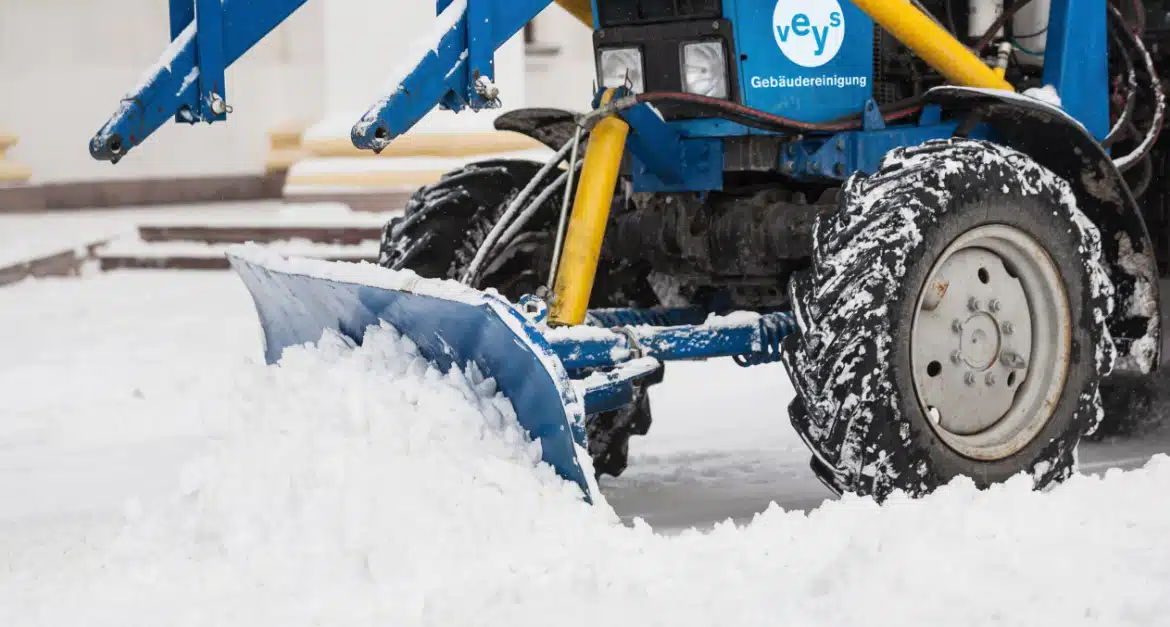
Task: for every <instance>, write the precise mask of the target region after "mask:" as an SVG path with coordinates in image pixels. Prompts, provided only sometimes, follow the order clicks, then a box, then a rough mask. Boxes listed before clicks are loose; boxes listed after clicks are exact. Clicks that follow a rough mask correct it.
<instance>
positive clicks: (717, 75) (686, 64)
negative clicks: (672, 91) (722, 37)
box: [682, 41, 728, 98]
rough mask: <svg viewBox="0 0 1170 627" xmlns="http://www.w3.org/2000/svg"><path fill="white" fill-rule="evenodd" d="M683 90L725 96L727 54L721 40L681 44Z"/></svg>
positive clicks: (726, 93) (701, 94)
mask: <svg viewBox="0 0 1170 627" xmlns="http://www.w3.org/2000/svg"><path fill="white" fill-rule="evenodd" d="M682 62H683V66H682V76H683V90H685V91H686V92H687V93H688V94H698V95H700V96H710V97H712V98H726V97H727V95H728V89H727V55H726V54H725V53H724V51H723V42H721V41H703V42H699V43H693V44H685V45H683V54H682Z"/></svg>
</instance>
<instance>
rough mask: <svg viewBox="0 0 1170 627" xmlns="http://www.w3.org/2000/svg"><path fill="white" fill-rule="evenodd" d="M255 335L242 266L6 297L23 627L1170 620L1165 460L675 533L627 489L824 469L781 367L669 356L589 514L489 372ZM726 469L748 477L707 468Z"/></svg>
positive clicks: (2, 515)
mask: <svg viewBox="0 0 1170 627" xmlns="http://www.w3.org/2000/svg"><path fill="white" fill-rule="evenodd" d="M255 324H256V323H255V315H254V314H253V313H252V311H251V303H250V301H249V299H248V295H247V293H246V291H245V290H244V289H243V287H242V286H241V285H239V283H238V281H237V280H235V279H234V278H232V277H229V276H227V275H223V274H214V275H191V274H169V273H149V272H144V273H117V274H112V275H105V276H99V277H92V278H86V279H83V280H74V281H68V280H50V281H37V282H27V283H23V284H20V285H17V286H15V287H11V288H7V289H5V290H0V342H3V343H4V345H5V346H6V347H7V348H8V350H7V351H5V353H3V355H2V356H0V393H2V394H3V396H4V398H5V414H6V415H5V416H4V420H3V421H0V529H2V530H3V533H0V556H3V557H2V559H3V560H4V562H3V564H4V567H3V568H0V624H2V625H6V626H7V625H14V626H21V627H24V626H37V625H46V626H47V625H53V626H57V625H64V624H74V625H86V626H95V627H101V626H104V625H117V626H119V627H133V626H137V625H143V626H146V625H149V626H152V627H153V626H157V625H168V626H182V625H200V626H202V625H221V626H231V625H241V626H243V625H246V626H248V627H263V626H266V625H280V626H282V627H286V626H296V625H395V626H405V625H504V624H507V625H530V624H531V625H542V626H543V625H547V624H548V623H550V622H555V623H557V624H558V625H590V626H593V625H598V624H637V625H659V624H661V625H672V626H677V625H711V624H741V625H777V624H784V625H814V624H815V625H851V626H852V625H859V624H864V625H898V626H904V625H975V624H979V625H983V624H990V623H995V624H1005V625H1027V626H1028V627H1033V626H1035V625H1057V624H1059V625H1092V624H1102V625H1159V624H1165V617H1166V616H1168V615H1170V596H1167V595H1166V594H1165V590H1166V589H1167V588H1168V587H1170V566H1167V564H1170V540H1167V538H1170V506H1167V505H1165V504H1164V503H1163V502H1162V499H1159V498H1158V495H1160V494H1163V493H1165V492H1166V491H1167V488H1170V458H1167V457H1165V456H1161V455H1158V456H1155V457H1154V458H1153V459H1152V460H1150V461H1148V462H1146V461H1144V460H1143V461H1140V462H1137V463H1138V464H1144V467H1141V468H1138V469H1135V470H1130V471H1124V472H1123V471H1120V470H1110V471H1108V472H1106V473H1105V474H1104V476H1076V477H1073V478H1072V479H1071V480H1070V481H1068V482H1067V483H1065V484H1063V485H1060V486H1058V487H1056V488H1055V489H1053V490H1051V491H1049V492H1047V493H1035V492H1032V491H1031V490H1030V489H1029V486H1030V482H1029V481H1028V480H1027V479H1024V478H1020V479H1018V480H1015V481H1012V482H1010V483H1008V484H1006V485H1003V486H999V487H996V488H994V489H991V490H987V491H984V492H979V491H977V490H975V489H974V488H973V487H972V486H971V485H970V484H968V483H966V482H962V481H960V482H957V483H956V484H953V485H951V486H948V487H946V488H944V489H942V490H940V491H939V492H937V493H935V494H934V495H932V496H929V497H927V498H924V499H921V500H916V501H915V500H907V499H902V498H898V497H895V498H893V499H892V500H891V501H890V502H888V503H887V504H886V505H884V506H881V507H879V506H878V505H876V504H874V503H873V502H872V501H869V500H864V499H858V498H851V497H845V498H842V499H840V500H832V501H829V502H826V503H824V504H822V505H820V506H819V507H817V508H816V509H813V510H812V511H809V512H807V513H806V512H802V511H793V510H786V509H785V508H782V507H781V506H779V505H776V504H773V505H772V506H770V507H767V508H763V507H761V508H759V509H760V510H762V511H761V512H760V513H758V514H757V515H754V516H750V515H749V516H748V517H746V519H744V520H742V522H741V523H739V524H736V523H731V522H727V523H721V524H716V525H714V527H713V528H709V529H703V530H682V531H679V530H672V532H671V533H661V531H660V530H657V529H654V528H651V526H650V525H649V524H647V523H646V522H643V521H642V520H640V519H637V518H635V519H634V520H629V518H628V516H626V513H628V510H627V512H622V508H623V507H624V506H625V505H624V504H623V502H626V501H628V500H629V498H631V497H636V496H638V495H637V494H635V492H634V491H632V488H631V486H632V485H633V484H637V483H639V482H642V483H647V482H656V483H658V484H659V485H660V486H663V487H665V488H667V489H669V487H670V485H671V480H670V479H669V478H668V477H666V475H669V474H670V473H669V471H668V470H667V469H666V465H667V464H668V463H673V464H674V469H675V471H676V472H677V473H679V474H684V475H685V474H687V473H689V472H695V473H699V474H702V473H703V472H704V471H708V472H710V473H711V475H712V476H711V477H710V478H711V480H712V481H717V480H718V477H715V476H714V475H720V474H722V475H726V474H728V473H730V474H732V475H736V473H737V472H738V473H739V475H738V476H736V477H735V480H736V481H746V482H748V483H750V482H751V480H752V478H753V475H752V473H751V471H750V466H752V464H754V463H755V461H754V459H753V455H760V454H765V453H767V454H771V455H773V456H777V457H782V458H785V459H786V460H788V461H794V460H795V461H798V462H799V464H801V465H805V464H807V451H803V450H800V447H801V446H802V445H801V444H800V443H799V441H798V440H797V439H796V438H795V435H794V434H793V433H792V431H791V429H790V428H788V427H787V425H786V424H785V423H786V421H787V419H786V417H785V415H784V411H783V404H784V403H785V402H786V400H787V398H789V397H790V394H791V392H790V389H788V384H787V382H786V381H785V380H784V379H783V376H782V373H783V370H782V369H780V368H778V367H772V366H765V367H760V368H752V369H748V370H740V369H738V368H735V367H734V366H731V367H730V368H733V369H728V364H726V363H725V362H719V363H712V364H677V365H672V366H677V367H676V368H672V367H668V369H667V383H665V384H663V386H661V388H656V389H655V390H654V391H652V399H653V401H654V403H655V410H656V412H658V414H657V415H656V419H655V420H656V422H655V426H654V428H653V429H652V430H651V435H650V436H649V437H647V438H639V439H637V441H636V442H635V443H634V446H637V447H639V450H638V451H635V454H634V455H633V459H632V463H631V469H630V472H629V473H628V475H627V476H626V477H623V478H622V479H619V480H607V481H604V482H603V493H604V496H605V497H608V501H607V500H606V499H598V500H599V501H600V502H599V503H598V504H597V505H595V506H592V507H590V506H588V505H585V504H584V503H583V502H582V500H581V498H580V493H579V492H578V491H577V490H576V488H575V487H574V486H573V485H571V484H568V483H565V482H563V481H561V480H560V479H559V478H557V477H556V476H555V474H554V473H552V471H551V470H550V469H549V468H547V467H544V466H542V465H541V464H540V463H539V451H537V450H536V449H535V447H534V446H533V445H532V444H531V443H530V442H528V441H527V439H526V438H525V437H524V436H523V434H522V433H521V432H520V431H519V430H518V429H517V427H516V425H515V423H514V422H513V421H512V419H511V413H510V412H511V409H510V405H509V404H508V402H507V400H506V399H503V398H501V397H500V396H498V395H496V394H494V391H493V386H492V385H491V384H490V382H485V381H479V380H475V379H473V378H468V377H466V376H463V375H462V374H461V373H458V372H454V373H448V374H441V373H439V372H436V371H434V370H433V369H431V368H429V367H428V366H427V365H426V364H425V363H424V362H422V361H421V360H420V359H419V358H418V357H417V355H416V354H415V353H414V352H413V349H412V346H411V345H410V344H409V342H407V341H405V340H403V339H401V338H399V337H397V335H396V333H394V332H393V330H391V329H379V330H373V331H371V333H370V334H369V335H368V336H367V341H366V343H365V344H364V345H363V346H361V347H357V348H352V347H350V346H348V345H347V344H346V343H345V342H343V341H341V340H340V339H337V338H326V339H325V340H324V341H323V342H322V343H321V345H320V346H317V347H304V348H298V349H295V350H292V351H290V352H289V353H288V354H287V355H286V358H285V360H284V361H283V362H282V363H281V364H279V365H277V366H273V367H268V366H265V365H263V363H262V360H261V359H260V343H259V337H258V333H257V330H256V329H255ZM732 373H734V374H735V375H736V376H734V377H733V376H731V375H732ZM672 378H673V379H674V381H675V383H674V385H675V386H676V387H668V386H671V385H672V382H671V379H672ZM768 382H771V383H770V385H769V383H768ZM702 388H707V389H706V390H705V391H704V390H702ZM688 393H689V394H690V395H691V396H688ZM698 399H701V400H698ZM721 410H722V411H721ZM672 414H674V415H673V416H672ZM675 418H677V419H675ZM684 450H686V451H687V452H686V453H684V452H683V451H684ZM151 454H153V455H154V456H155V457H157V459H153V458H152V459H151V460H150V461H149V462H144V461H143V460H144V459H145V458H148V457H150V456H151ZM728 454H730V455H731V456H732V457H735V458H737V459H735V460H734V461H738V462H740V463H741V464H742V467H740V468H737V467H736V466H735V465H734V461H733V462H732V463H731V464H730V465H725V466H721V465H720V464H719V463H717V462H715V461H713V460H717V459H719V458H720V457H721V456H722V455H728ZM671 459H673V460H674V461H673V462H669V461H666V460H671ZM175 460H183V461H175ZM772 464H773V465H772V466H768V465H767V464H765V466H764V467H765V468H767V469H768V470H769V472H770V471H771V469H773V468H777V467H779V465H782V463H781V462H777V461H773V462H772ZM120 465H122V466H128V467H130V468H134V469H137V470H139V472H129V471H126V472H119V471H118V468H117V467H118V466H120ZM111 466H113V467H114V469H113V470H112V469H111ZM804 467H805V468H807V465H805V466H804ZM647 468H650V469H651V470H650V471H649V472H648V471H647ZM654 468H658V469H659V470H660V471H661V473H660V474H659V475H655V474H654V472H653V469H654ZM806 472H807V471H806ZM656 476H657V477H658V478H657V479H655V478H654V477H656ZM755 478H756V479H757V480H758V477H755ZM113 484H117V485H113ZM806 485H807V484H806ZM127 486H130V489H127ZM773 487H774V486H773ZM126 492H129V493H126ZM120 493H123V497H122V498H118V495H119V494H120ZM702 494H703V493H702V491H701V490H695V491H694V493H693V494H690V496H691V497H692V498H696V499H700V500H701V499H702V498H703V496H702ZM684 496H686V495H684ZM654 497H655V493H654V490H653V489H648V490H647V491H645V492H642V493H641V496H640V497H638V498H645V499H648V500H653V498H654ZM784 498H785V497H784V495H783V494H775V495H773V499H774V500H777V501H780V502H781V503H785V502H786V501H785V500H784ZM821 498H823V495H822V497H821ZM698 507H702V504H701V503H700V504H698ZM718 519H719V514H718V513H716V514H714V515H713V520H718Z"/></svg>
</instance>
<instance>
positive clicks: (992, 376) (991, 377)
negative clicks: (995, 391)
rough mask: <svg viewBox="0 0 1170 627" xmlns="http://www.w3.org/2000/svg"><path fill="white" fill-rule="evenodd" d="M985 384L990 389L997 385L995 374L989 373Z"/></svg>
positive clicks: (984, 380)
mask: <svg viewBox="0 0 1170 627" xmlns="http://www.w3.org/2000/svg"><path fill="white" fill-rule="evenodd" d="M983 382H984V383H986V384H987V386H988V387H991V386H993V385H995V373H994V372H989V373H987V376H986V377H985V378H984V379H983Z"/></svg>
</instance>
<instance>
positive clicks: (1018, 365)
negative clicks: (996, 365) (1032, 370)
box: [999, 351, 1028, 370]
mask: <svg viewBox="0 0 1170 627" xmlns="http://www.w3.org/2000/svg"><path fill="white" fill-rule="evenodd" d="M999 360H1000V361H1002V362H1003V365H1005V366H1007V367H1008V368H1011V369H1012V370H1023V369H1024V368H1026V367H1027V366H1028V362H1026V361H1024V358H1023V357H1021V356H1020V354H1019V353H1015V352H1012V351H1004V352H1003V353H1001V354H1000V356H999Z"/></svg>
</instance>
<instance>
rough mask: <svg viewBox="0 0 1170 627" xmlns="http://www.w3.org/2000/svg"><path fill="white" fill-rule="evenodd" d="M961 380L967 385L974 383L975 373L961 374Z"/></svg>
mask: <svg viewBox="0 0 1170 627" xmlns="http://www.w3.org/2000/svg"><path fill="white" fill-rule="evenodd" d="M963 382H964V383H966V384H967V385H975V373H974V372H968V373H967V374H965V375H963Z"/></svg>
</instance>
